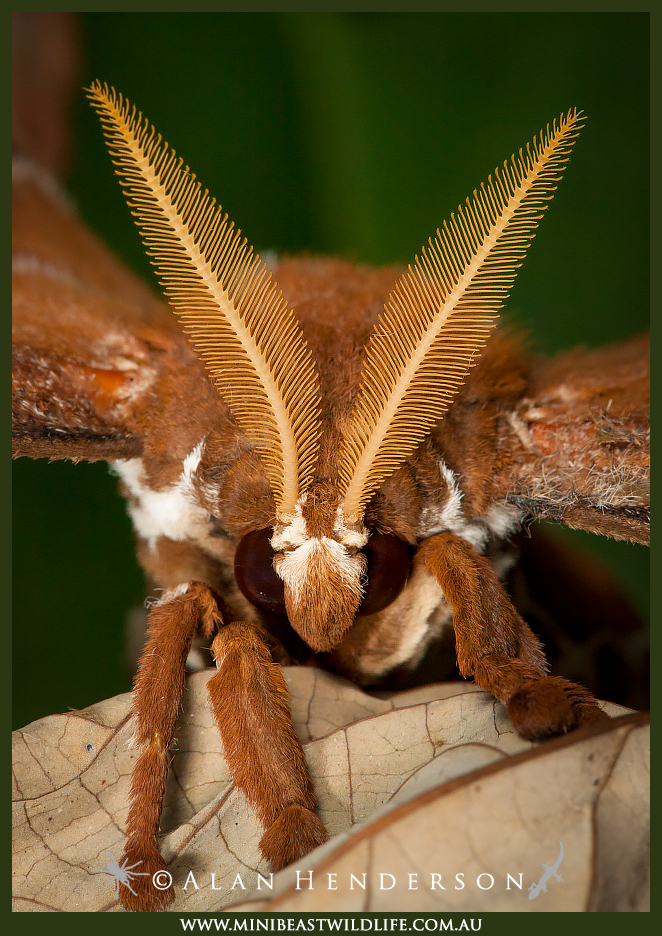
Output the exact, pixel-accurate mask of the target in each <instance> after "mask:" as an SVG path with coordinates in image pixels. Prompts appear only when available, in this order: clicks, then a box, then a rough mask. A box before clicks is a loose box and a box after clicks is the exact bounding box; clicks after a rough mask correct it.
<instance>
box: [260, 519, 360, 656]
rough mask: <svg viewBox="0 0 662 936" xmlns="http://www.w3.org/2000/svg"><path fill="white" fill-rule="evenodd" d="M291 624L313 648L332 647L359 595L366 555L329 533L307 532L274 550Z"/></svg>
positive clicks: (346, 625)
mask: <svg viewBox="0 0 662 936" xmlns="http://www.w3.org/2000/svg"><path fill="white" fill-rule="evenodd" d="M273 565H274V569H275V571H276V572H277V574H278V575H279V576H280V578H281V579H282V580H283V583H284V585H285V606H286V609H287V616H288V618H289V621H290V624H291V625H292V627H293V628H294V629H295V630H296V632H297V633H298V634H299V636H300V637H301V638H302V639H303V640H305V641H306V643H307V644H308V646H309V647H311V648H312V649H313V650H316V651H318V652H324V651H327V650H332V649H333V648H334V647H335V646H337V645H338V643H340V640H341V639H342V637H343V635H344V633H345V632H346V631H347V629H348V628H349V627H350V626H351V624H352V622H353V621H354V618H355V617H356V612H357V610H358V607H359V603H360V601H361V597H362V595H363V585H362V581H363V579H364V577H365V572H366V566H367V560H366V557H365V555H364V554H363V553H361V552H354V553H353V554H352V553H351V552H350V551H349V550H348V549H347V548H346V547H345V546H343V545H342V543H339V542H337V540H334V539H331V538H330V537H328V536H319V537H318V536H311V537H309V538H308V539H306V540H305V542H303V543H301V545H299V546H297V547H296V548H294V549H290V550H288V551H286V552H283V553H280V554H278V555H276V557H275V558H274V564H273Z"/></svg>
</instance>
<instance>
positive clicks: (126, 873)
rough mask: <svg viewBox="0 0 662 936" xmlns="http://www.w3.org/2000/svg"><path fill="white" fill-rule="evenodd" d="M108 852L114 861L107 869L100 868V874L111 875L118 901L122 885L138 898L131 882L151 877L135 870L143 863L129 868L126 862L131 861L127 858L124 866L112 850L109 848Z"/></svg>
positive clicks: (138, 862)
mask: <svg viewBox="0 0 662 936" xmlns="http://www.w3.org/2000/svg"><path fill="white" fill-rule="evenodd" d="M106 851H107V852H108V854H109V855H110V857H111V859H112V861H109V862H108V864H107V865H106V867H105V868H98V869H97V870H98V872H99V873H100V874H110V876H111V878H112V880H114V881H115V899H116V900H117V899H118V898H119V895H120V884H124V886H125V887H128V888H129V890H130V891H131V893H132V894H133V895H134V897H137V896H138V895H137V894H136V892H135V891H134V889H133V888H132V887H131V883H130V882H131V881H133V879H134V878H137V877H149V871H134V870H133V869H134V868H137V867H138V865H141V864H142V861H136V863H135V864H132V865H128V866H127V863H126V862H127V861H128V860H129V859H128V858H127V859H126V860H125V861H124V863H123V864H118V862H117V860H116V858H115V856H114V855H113V853H112V852H111V850H110V849H109V848H107V849H106ZM108 883H109V884H111V883H112V881H108Z"/></svg>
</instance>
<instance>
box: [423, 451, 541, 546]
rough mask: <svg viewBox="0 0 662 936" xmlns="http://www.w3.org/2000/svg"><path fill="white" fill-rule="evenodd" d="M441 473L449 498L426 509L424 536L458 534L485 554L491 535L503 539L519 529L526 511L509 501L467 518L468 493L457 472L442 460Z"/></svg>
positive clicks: (424, 511)
mask: <svg viewBox="0 0 662 936" xmlns="http://www.w3.org/2000/svg"><path fill="white" fill-rule="evenodd" d="M439 472H440V474H441V475H442V477H443V479H444V481H445V482H446V484H447V486H448V491H449V493H448V499H447V500H446V502H445V503H444V505H443V507H426V508H425V509H424V510H423V514H422V517H421V523H420V525H419V530H418V532H419V535H420V536H422V537H428V536H434V535H435V534H437V533H447V532H448V533H454V534H455V535H456V536H459V537H461V539H463V540H466V541H467V543H469V544H470V545H471V546H473V548H474V549H475V550H476V551H477V552H481V553H482V552H483V550H484V549H485V547H486V546H487V541H488V539H489V538H490V535H493V536H496V537H499V538H500V539H503V538H504V537H507V536H510V535H511V534H512V533H514V532H515V530H517V528H518V527H519V525H520V523H521V521H522V517H523V516H524V513H523V511H521V510H519V509H518V508H517V507H512V506H508V505H505V504H492V505H491V506H490V507H489V509H488V510H487V512H486V513H485V514H484V515H483V516H482V517H477V518H475V519H474V520H467V519H466V517H465V516H464V512H463V510H462V498H463V496H464V495H463V493H462V491H461V490H460V487H459V485H458V483H457V478H456V477H455V475H454V473H453V472H452V471H451V469H450V468H449V467H448V465H446V463H445V462H444V461H443V460H442V459H440V460H439Z"/></svg>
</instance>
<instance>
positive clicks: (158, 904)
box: [120, 582, 220, 911]
mask: <svg viewBox="0 0 662 936" xmlns="http://www.w3.org/2000/svg"><path fill="white" fill-rule="evenodd" d="M218 622H220V616H219V613H218V607H217V604H216V601H215V599H214V597H213V595H212V593H211V591H210V589H209V587H208V586H207V585H204V584H202V583H200V582H189V583H188V584H187V585H182V586H179V587H178V588H173V589H170V590H169V591H167V592H166V593H165V594H164V596H163V598H161V600H160V601H159V602H158V603H157V604H156V605H155V607H154V608H153V609H152V611H151V613H150V615H149V628H148V638H147V643H146V644H145V649H144V650H143V653H142V656H141V658H140V664H139V669H138V673H137V675H136V679H135V683H134V712H135V718H136V733H135V738H134V742H135V744H136V745H137V746H138V747H139V748H140V750H141V753H140V756H139V758H138V760H137V762H136V765H135V767H134V769H133V775H132V777H131V794H130V796H131V805H130V808H129V815H128V818H127V826H126V835H127V842H126V847H125V850H124V855H123V856H122V861H121V862H120V864H124V863H126V864H127V865H135V864H137V865H138V867H137V869H136V870H137V871H138V872H140V873H141V874H142V875H144V876H141V877H136V878H134V879H132V880H131V882H130V884H131V887H132V888H133V890H134V891H135V892H136V893H135V894H132V893H131V891H130V890H129V888H128V887H125V886H124V885H123V884H120V900H121V902H122V905H123V906H124V907H126V909H127V910H135V911H148V910H162V909H164V908H165V907H166V906H168V905H169V904H171V903H172V901H173V900H174V893H173V890H172V887H170V888H168V889H167V890H163V891H161V890H158V889H157V888H156V887H154V884H153V880H152V878H153V875H154V874H156V873H157V872H159V871H165V867H166V866H165V863H164V861H163V859H162V858H161V855H160V854H159V851H158V849H157V847H156V835H157V832H158V828H159V819H160V817H161V807H162V800H163V793H164V790H165V784H166V777H167V773H168V748H169V746H170V744H171V743H172V738H173V732H174V730H175V723H176V721H177V715H178V712H179V704H180V701H181V696H182V691H183V688H184V669H185V664H186V657H187V655H188V652H189V649H190V647H191V642H192V640H193V637H194V636H195V633H196V631H197V630H198V628H199V627H201V628H202V629H203V631H205V632H206V633H208V634H210V633H211V630H212V629H213V627H214V625H215V624H217V623H218ZM145 872H147V873H145Z"/></svg>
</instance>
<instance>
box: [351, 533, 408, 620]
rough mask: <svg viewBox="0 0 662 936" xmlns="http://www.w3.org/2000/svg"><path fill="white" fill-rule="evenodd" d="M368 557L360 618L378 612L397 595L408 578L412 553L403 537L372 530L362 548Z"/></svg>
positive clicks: (359, 612) (358, 613) (359, 611)
mask: <svg viewBox="0 0 662 936" xmlns="http://www.w3.org/2000/svg"><path fill="white" fill-rule="evenodd" d="M361 551H362V552H363V553H365V556H366V558H367V560H368V570H367V576H368V581H367V582H366V585H365V593H364V595H363V599H362V600H361V604H360V605H359V610H358V611H357V617H358V616H361V615H364V614H376V613H377V612H378V611H382V610H383V609H384V608H386V607H388V605H390V604H391V602H392V601H395V599H396V598H397V597H398V595H399V594H400V592H401V591H402V589H403V588H404V587H405V585H406V584H407V579H408V578H409V567H410V561H409V552H408V550H407V547H406V546H405V544H404V543H403V541H402V540H401V539H398V537H397V536H389V535H388V534H387V533H377V532H375V533H373V534H372V535H371V537H370V539H369V540H368V542H367V543H366V545H365V546H364V547H363V549H362V550H361Z"/></svg>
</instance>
